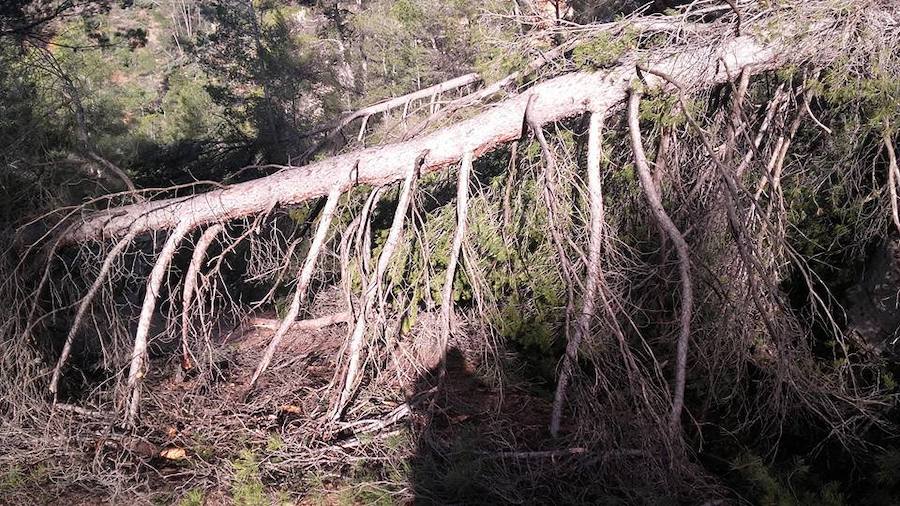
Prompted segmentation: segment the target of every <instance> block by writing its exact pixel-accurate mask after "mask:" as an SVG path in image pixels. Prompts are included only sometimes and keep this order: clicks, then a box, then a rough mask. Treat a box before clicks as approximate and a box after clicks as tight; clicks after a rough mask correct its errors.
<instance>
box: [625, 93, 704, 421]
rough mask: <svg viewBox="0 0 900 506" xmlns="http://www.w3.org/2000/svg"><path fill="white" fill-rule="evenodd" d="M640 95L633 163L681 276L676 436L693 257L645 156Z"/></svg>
mask: <svg viewBox="0 0 900 506" xmlns="http://www.w3.org/2000/svg"><path fill="white" fill-rule="evenodd" d="M640 101H641V95H640V93H639V92H637V91H632V92H631V96H630V97H629V100H628V130H629V133H630V134H631V147H632V150H633V151H634V164H635V167H636V169H637V171H638V176H639V179H640V181H641V186H642V187H643V190H644V196H645V197H646V198H647V203H648V204H650V209H651V210H652V211H653V215H654V217H655V219H656V221H657V222H658V223H659V225H660V227H662V228H663V230H665V231H666V234H667V235H668V236H669V239H670V240H671V241H672V244H674V245H675V251H676V253H677V254H678V267H679V271H680V275H681V330H680V333H679V335H678V343H677V347H676V352H675V387H674V391H673V392H672V414H671V417H670V419H669V426H670V428H671V430H672V432H673V433H674V432H675V431H676V430H678V429H679V428H680V427H681V412H682V410H683V408H684V387H685V378H686V376H687V351H688V341H689V339H690V334H691V314H692V311H693V304H694V293H693V287H692V286H691V257H690V252H689V250H688V245H687V242H685V240H684V236H683V235H682V234H681V231H679V230H678V227H677V226H675V223H673V222H672V219H671V218H669V215H668V213H666V210H665V208H664V207H663V205H662V200H661V199H660V197H659V194H658V193H657V191H656V187H655V185H654V184H653V176H652V174H651V172H650V166H649V165H648V163H647V155H646V154H645V153H644V145H643V141H642V140H641V129H640V124H639V121H640V120H639V119H638V118H639V114H640Z"/></svg>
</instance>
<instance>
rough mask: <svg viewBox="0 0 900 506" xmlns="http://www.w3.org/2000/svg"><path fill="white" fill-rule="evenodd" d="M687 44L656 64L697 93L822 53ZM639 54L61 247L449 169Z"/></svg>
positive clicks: (617, 99)
mask: <svg viewBox="0 0 900 506" xmlns="http://www.w3.org/2000/svg"><path fill="white" fill-rule="evenodd" d="M816 28H817V27H816V26H811V27H806V28H805V30H804V31H802V32H800V33H798V34H796V35H794V36H796V37H798V38H801V40H808V41H813V40H816V39H818V38H825V37H827V36H828V34H830V33H831V32H832V30H833V27H831V26H829V25H827V24H826V23H822V26H821V27H819V30H816ZM724 29H726V30H727V27H726V28H724ZM796 30H801V28H800V27H797V28H796ZM707 36H708V37H709V35H707ZM701 40H702V39H701ZM690 46H691V45H688V47H687V48H685V49H683V50H679V51H677V52H674V53H675V54H672V55H671V56H668V57H666V58H662V59H659V60H658V61H654V62H653V67H654V68H657V69H659V70H660V71H662V72H665V73H667V74H669V75H673V76H677V77H678V78H679V79H680V80H682V81H683V82H685V83H690V85H692V86H695V87H698V88H708V87H711V86H714V85H716V84H721V83H724V82H727V81H728V80H729V79H732V78H734V77H735V76H737V75H739V74H740V73H741V72H742V71H744V69H747V71H748V72H750V73H751V74H753V73H762V72H766V71H770V70H773V69H777V68H780V67H783V66H785V65H791V64H793V65H799V64H803V63H805V62H808V61H810V60H811V59H813V58H814V57H815V56H816V55H815V53H814V52H811V51H812V50H813V49H815V48H814V46H812V45H807V46H806V48H805V49H804V48H803V47H785V45H784V40H783V39H775V40H773V41H771V42H762V41H760V39H759V38H758V37H753V36H742V37H726V38H725V39H724V40H722V41H720V43H719V44H717V45H713V46H701V47H690ZM639 55H640V53H634V54H626V55H623V56H622V57H621V58H620V60H621V63H620V64H619V65H617V66H615V67H613V68H611V69H609V70H603V71H597V72H575V73H571V74H566V75H563V76H560V77H557V78H554V79H550V80H547V81H545V82H542V83H539V84H537V85H535V86H533V87H531V88H529V89H528V90H527V91H526V92H524V93H522V94H520V95H518V96H516V97H513V98H510V99H508V100H505V101H503V102H500V103H498V104H495V105H493V106H492V107H491V108H490V109H489V110H488V111H486V112H483V113H480V114H478V115H476V116H474V117H472V118H469V119H467V120H465V121H461V122H459V123H457V124H455V125H453V126H450V127H447V128H443V129H441V130H438V131H436V132H433V133H431V134H428V135H425V136H422V137H421V138H417V139H413V140H410V141H407V142H401V143H397V144H390V145H386V146H378V147H373V148H369V149H364V150H360V151H355V152H351V153H347V154H343V155H340V156H336V157H333V158H328V159H325V160H322V161H320V162H316V163H311V164H309V165H305V166H302V167H285V168H284V170H281V171H279V172H278V173H276V174H273V175H271V176H268V177H264V178H261V179H257V180H253V181H249V182H245V183H239V184H235V185H231V186H228V187H225V188H222V189H217V190H213V191H210V192H206V193H201V194H198V195H193V196H190V197H183V198H174V199H165V200H158V201H152V202H146V203H141V204H135V205H130V206H122V207H116V208H112V209H108V210H104V211H99V212H87V213H86V214H84V215H82V216H80V217H79V218H77V220H78V221H79V223H78V224H77V225H76V226H75V227H74V228H73V229H72V230H70V231H69V232H67V233H66V234H65V235H64V236H63V238H62V240H63V242H64V243H73V242H82V241H87V240H95V239H99V238H104V237H115V236H118V235H121V234H123V233H125V231H127V230H132V231H137V232H138V233H141V232H147V231H152V230H164V229H168V228H171V227H174V226H175V225H176V224H177V223H178V222H179V221H180V220H181V219H189V220H191V221H192V222H193V223H192V225H193V226H195V227H196V226H200V225H204V224H208V223H213V222H219V221H227V220H231V219H235V218H240V217H244V216H248V215H252V214H255V213H260V212H263V211H265V210H266V209H270V208H272V207H273V206H292V205H296V204H300V203H303V202H306V201H308V200H310V199H313V198H316V197H321V196H323V195H326V194H327V193H328V191H329V189H330V188H331V187H332V186H333V185H334V184H339V185H340V187H341V189H342V190H343V191H346V190H348V189H349V188H351V187H353V186H355V185H360V184H369V185H374V186H381V185H385V184H389V183H391V182H394V181H397V180H399V179H401V178H402V177H403V174H404V171H405V170H406V168H408V167H409V165H410V164H411V163H413V161H414V160H415V159H416V157H417V156H418V155H419V154H420V153H423V152H426V151H427V152H428V155H427V156H426V157H425V160H424V162H423V164H422V171H423V172H432V171H437V170H441V169H445V168H447V167H449V166H451V165H453V164H455V163H457V162H459V160H460V159H461V158H462V155H463V153H464V152H465V150H466V146H472V147H473V152H474V153H475V156H476V157H478V156H482V155H484V154H485V153H487V152H490V151H492V150H493V149H496V148H497V147H498V146H502V145H504V144H506V143H509V142H512V141H514V140H517V139H519V138H520V137H521V135H522V128H521V126H522V121H523V118H524V115H525V108H526V107H527V105H528V102H529V101H533V103H532V106H531V114H532V115H533V117H534V121H536V122H538V123H539V124H541V125H544V124H547V123H552V122H556V121H560V120H563V119H566V118H570V117H573V116H577V115H580V114H584V113H585V112H587V111H606V110H610V109H613V108H616V107H618V106H620V105H621V104H622V103H623V102H624V100H625V98H626V97H627V94H628V90H629V89H630V87H631V86H632V84H633V82H634V81H635V80H638V79H639V76H638V70H637V68H636V67H635V65H634V63H635V62H636V61H637V58H638V57H639ZM647 56H649V55H647ZM641 57H644V56H641ZM645 82H646V86H648V87H650V88H654V87H664V86H665V85H666V83H665V82H664V81H663V80H662V79H661V78H659V77H656V76H652V75H650V76H645Z"/></svg>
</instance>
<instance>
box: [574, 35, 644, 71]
mask: <svg viewBox="0 0 900 506" xmlns="http://www.w3.org/2000/svg"><path fill="white" fill-rule="evenodd" d="M635 47H637V37H636V36H635V34H634V33H633V32H630V31H629V32H625V33H624V34H623V35H621V36H618V37H613V36H612V35H610V34H608V33H601V34H599V35H597V36H595V37H594V38H592V39H591V40H590V41H588V42H585V43H583V44H579V45H578V47H576V48H575V50H574V51H573V52H572V62H573V63H574V64H575V66H576V67H577V68H578V69H580V70H597V69H601V68H605V67H609V66H610V65H613V64H615V63H616V62H617V61H619V58H621V57H622V55H623V54H625V53H626V52H627V51H629V50H631V49H634V48H635Z"/></svg>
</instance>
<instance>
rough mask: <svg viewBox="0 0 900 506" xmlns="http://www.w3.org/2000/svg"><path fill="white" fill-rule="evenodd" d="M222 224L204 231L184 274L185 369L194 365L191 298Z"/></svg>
mask: <svg viewBox="0 0 900 506" xmlns="http://www.w3.org/2000/svg"><path fill="white" fill-rule="evenodd" d="M222 228H223V227H222V225H221V224H219V223H216V224H214V225H212V226H211V227H209V228H208V229H206V230H204V231H203V235H201V236H200V239H199V240H198V241H197V245H196V246H194V253H193V255H192V256H191V263H190V265H189V266H188V270H187V274H185V276H184V290H183V291H182V294H181V300H182V309H181V367H182V368H183V369H185V370H187V369H190V368H191V367H192V364H191V357H190V354H191V352H190V347H189V346H188V332H189V327H190V312H189V309H190V307H191V299H192V298H193V297H194V288H195V287H196V286H197V274H198V273H199V272H200V266H201V265H202V264H203V258H204V257H205V256H206V250H207V249H209V246H210V244H212V242H213V240H214V239H215V238H216V236H217V235H219V232H221V231H222Z"/></svg>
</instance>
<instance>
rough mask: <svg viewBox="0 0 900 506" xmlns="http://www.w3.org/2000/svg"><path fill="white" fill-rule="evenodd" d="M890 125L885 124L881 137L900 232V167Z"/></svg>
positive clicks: (892, 213)
mask: <svg viewBox="0 0 900 506" xmlns="http://www.w3.org/2000/svg"><path fill="white" fill-rule="evenodd" d="M891 135H892V133H891V128H890V125H885V127H884V129H883V130H882V131H881V138H882V139H883V140H884V147H885V149H886V150H887V154H888V190H889V191H890V196H891V217H892V218H893V220H894V226H895V227H897V231H898V232H900V214H898V212H897V184H900V169H898V168H897V153H896V151H894V141H893V139H891Z"/></svg>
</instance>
